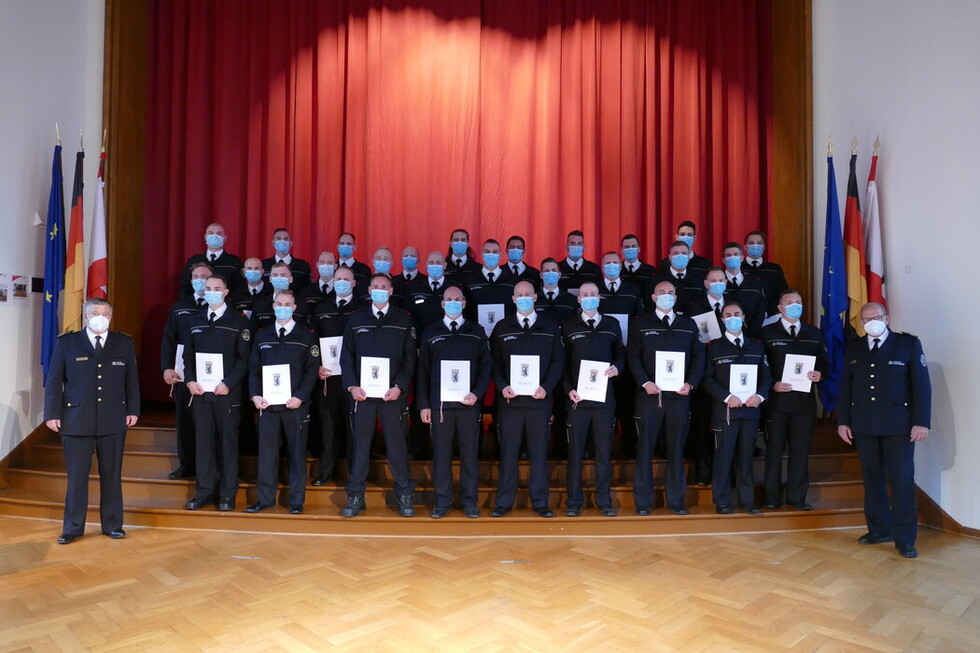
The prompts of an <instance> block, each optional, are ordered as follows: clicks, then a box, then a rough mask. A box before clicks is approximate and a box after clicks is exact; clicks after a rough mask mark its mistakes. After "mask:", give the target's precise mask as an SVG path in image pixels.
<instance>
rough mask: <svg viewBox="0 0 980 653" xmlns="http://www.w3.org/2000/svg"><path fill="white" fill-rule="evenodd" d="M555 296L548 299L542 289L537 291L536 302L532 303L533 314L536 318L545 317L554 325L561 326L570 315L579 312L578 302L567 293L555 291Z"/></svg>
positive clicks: (559, 290)
mask: <svg viewBox="0 0 980 653" xmlns="http://www.w3.org/2000/svg"><path fill="white" fill-rule="evenodd" d="M554 292H555V296H554V297H553V298H552V299H548V293H547V292H545V290H544V288H542V289H541V290H539V291H538V301H536V302H534V312H535V313H537V314H538V317H546V318H548V319H549V320H550V321H552V322H554V323H555V324H563V323H564V322H565V320H567V319H568V318H569V317H571V316H572V315H576V314H577V313H578V312H579V304H578V300H577V299H576V298H575V297H573V296H572V295H570V294H569V293H568V291H566V290H561V288H556V289H555V291H554Z"/></svg>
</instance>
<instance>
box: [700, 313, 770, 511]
mask: <svg viewBox="0 0 980 653" xmlns="http://www.w3.org/2000/svg"><path fill="white" fill-rule="evenodd" d="M721 315H722V319H723V320H724V321H725V333H724V334H723V335H722V337H721V338H718V339H717V340H712V341H711V342H710V343H708V351H707V354H706V356H707V363H706V367H705V372H704V387H705V389H706V390H707V391H708V393H709V394H710V395H711V398H712V399H713V401H712V402H711V428H712V430H713V431H714V435H715V461H714V468H713V470H712V474H711V498H712V500H713V501H714V504H715V512H717V513H718V514H720V515H729V514H731V513H732V512H734V507H733V505H732V502H731V492H732V462H733V461H734V463H735V488H736V490H737V496H738V502H739V503H740V504H741V505H742V508H743V509H744V510H745V512H747V513H748V514H750V515H758V514H760V512H761V511H760V510H759V508H758V507H757V506H756V505H755V482H754V479H753V474H752V453H753V450H754V448H755V436H756V434H757V433H758V432H759V419H760V417H761V416H762V408H760V406H761V405H762V402H763V401H765V400H766V397H768V395H769V387H770V386H771V377H770V374H769V364H768V363H767V362H766V352H765V349H764V348H763V347H762V343H761V342H759V341H758V340H753V339H752V338H749V337H748V336H747V335H746V333H745V330H744V324H745V314H744V312H743V311H742V307H741V306H739V305H738V304H737V303H735V302H732V301H726V302H725V305H724V306H723V307H722V309H721ZM733 366H744V367H735V368H734V371H733ZM746 368H754V374H755V377H756V378H755V386H754V387H752V383H751V376H752V372H749V370H748V369H746ZM732 388H744V393H743V392H742V391H739V392H738V394H739V395H741V397H740V396H737V395H736V393H735V392H732Z"/></svg>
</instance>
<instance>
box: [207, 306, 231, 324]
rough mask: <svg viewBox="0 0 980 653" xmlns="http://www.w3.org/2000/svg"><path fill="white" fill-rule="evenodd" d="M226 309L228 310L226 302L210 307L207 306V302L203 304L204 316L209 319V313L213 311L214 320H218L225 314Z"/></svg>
mask: <svg viewBox="0 0 980 653" xmlns="http://www.w3.org/2000/svg"><path fill="white" fill-rule="evenodd" d="M227 310H228V302H225V303H223V304H222V305H221V307H220V308H211V307H210V306H208V305H207V304H205V305H204V316H205V317H207V318H208V319H210V318H211V313H214V319H215V320H220V319H221V317H222V316H223V315H224V314H225V311H227Z"/></svg>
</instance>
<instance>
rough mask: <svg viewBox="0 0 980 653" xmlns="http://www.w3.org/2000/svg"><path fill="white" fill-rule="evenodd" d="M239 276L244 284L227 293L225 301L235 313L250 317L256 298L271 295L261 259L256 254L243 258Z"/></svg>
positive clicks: (270, 287) (270, 288)
mask: <svg viewBox="0 0 980 653" xmlns="http://www.w3.org/2000/svg"><path fill="white" fill-rule="evenodd" d="M240 276H241V277H242V278H244V279H245V285H242V286H239V287H238V289H237V290H232V291H231V292H230V293H228V299H227V302H228V305H229V306H231V307H232V308H233V309H234V310H235V312H236V313H241V314H242V315H244V316H245V317H247V318H251V317H252V313H253V309H254V308H255V302H256V300H257V299H259V298H260V297H267V296H269V295H272V286H270V285H269V284H268V283H266V282H265V270H264V269H263V268H262V259H260V258H259V257H257V256H250V257H248V258H247V259H245V262H244V264H243V266H242V272H241V275H240ZM202 288H203V287H202Z"/></svg>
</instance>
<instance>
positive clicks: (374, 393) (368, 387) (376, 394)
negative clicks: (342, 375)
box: [361, 356, 391, 399]
mask: <svg viewBox="0 0 980 653" xmlns="http://www.w3.org/2000/svg"><path fill="white" fill-rule="evenodd" d="M390 387H391V362H390V361H389V360H388V359H387V358H382V357H377V356H361V389H362V390H364V394H366V395H367V397H368V399H383V398H384V396H385V393H386V392H388V389H389V388H390Z"/></svg>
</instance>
